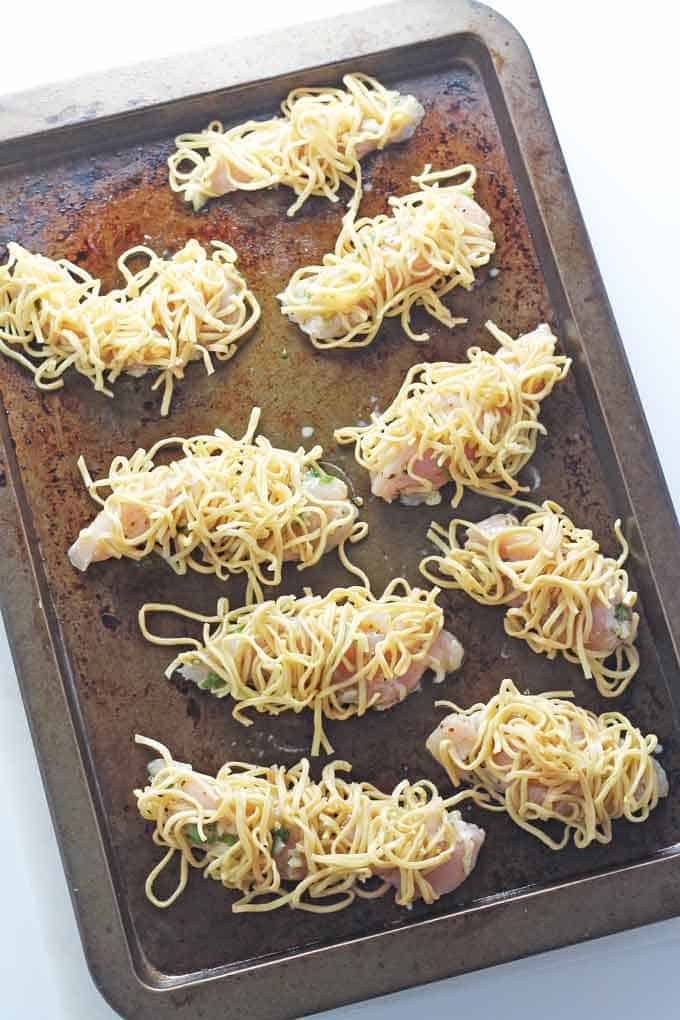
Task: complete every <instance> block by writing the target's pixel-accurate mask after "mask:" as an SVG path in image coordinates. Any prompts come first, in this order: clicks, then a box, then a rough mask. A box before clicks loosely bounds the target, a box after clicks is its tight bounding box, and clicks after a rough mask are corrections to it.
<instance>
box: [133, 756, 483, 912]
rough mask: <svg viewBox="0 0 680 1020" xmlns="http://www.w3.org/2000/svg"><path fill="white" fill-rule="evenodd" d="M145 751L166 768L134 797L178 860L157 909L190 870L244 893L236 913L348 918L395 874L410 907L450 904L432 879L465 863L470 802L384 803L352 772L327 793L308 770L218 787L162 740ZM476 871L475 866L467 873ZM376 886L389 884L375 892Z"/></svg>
mask: <svg viewBox="0 0 680 1020" xmlns="http://www.w3.org/2000/svg"><path fill="white" fill-rule="evenodd" d="M135 740H136V742H137V743H138V744H143V745H144V746H146V747H149V748H152V749H153V750H154V751H157V752H158V753H159V754H160V755H161V759H162V760H161V761H158V762H155V763H152V765H153V769H152V771H153V773H154V775H153V778H152V780H151V782H150V784H149V785H148V786H146V787H145V789H143V790H135V791H134V792H135V796H136V797H137V805H138V808H139V812H140V814H141V815H142V817H143V818H145V819H146V820H147V821H152V822H155V824H156V829H155V831H154V834H153V840H154V842H155V843H156V845H157V846H161V847H167V848H168V850H167V853H166V854H165V856H164V857H163V858H162V860H161V861H160V863H159V864H157V865H156V867H155V868H153V870H152V871H151V873H150V874H149V876H148V879H147V881H146V895H147V897H148V898H149V900H150V901H151V903H153V904H154V905H155V906H156V907H169V906H170V905H171V904H172V903H174V902H175V900H176V899H177V897H178V896H179V895H180V894H181V893H182V892H183V890H184V889H185V887H186V885H187V880H188V875H189V868H197V869H200V870H202V871H203V874H204V876H205V877H206V878H208V877H209V878H214V879H217V881H219V882H221V883H222V884H223V885H224V886H225V887H226V888H227V889H236V890H239V891H240V892H241V893H242V896H241V897H240V899H238V900H237V901H236V902H235V903H233V905H232V911H233V912H235V913H242V912H246V911H250V912H255V911H259V912H261V911H266V910H274V909H276V908H277V907H283V906H289V907H292V908H294V909H299V910H307V911H312V912H315V913H331V912H333V911H336V910H342V909H343V908H344V907H347V906H349V905H350V904H351V903H352V902H353V901H354V899H355V898H356V897H357V896H359V897H361V898H375V897H377V896H381V895H382V894H383V893H384V892H386V890H387V889H388V887H389V886H388V882H387V881H384V880H383V881H380V877H382V876H381V873H385V872H392V873H393V875H394V876H395V878H396V881H395V882H394V885H395V887H396V895H395V899H396V902H397V903H398V904H399V905H401V906H408V905H409V904H411V903H412V902H413V901H414V900H415V899H416V898H421V899H423V900H424V902H425V903H432V902H433V901H434V900H436V899H437V898H438V895H437V892H436V891H435V889H433V887H432V885H431V884H430V882H429V881H428V878H427V873H428V871H431V870H432V869H434V868H436V867H437V865H439V864H442V863H444V862H446V861H447V860H449V859H451V857H452V856H453V854H454V853H457V852H458V853H460V851H461V837H460V835H459V829H460V827H461V826H464V825H465V823H463V822H462V820H461V817H460V814H459V812H458V811H453V810H451V808H452V807H453V806H454V805H455V804H457V803H459V801H460V800H461V799H462V797H464V796H467V791H466V793H465V794H462V795H461V794H458V795H457V796H455V797H450V798H448V799H447V800H443V799H442V798H441V797H440V796H439V794H438V792H437V789H436V787H435V786H434V785H433V784H432V783H430V782H427V781H425V780H421V781H420V782H417V783H409V782H408V781H406V780H403V781H402V782H401V783H399V784H398V786H396V788H395V789H394V790H393V792H392V793H390V794H386V793H381V792H380V791H379V790H377V789H376V788H375V787H374V786H371V785H370V784H369V783H356V782H347V781H346V780H345V779H344V778H342V775H341V773H348V772H350V770H351V766H350V765H349V764H348V763H347V762H343V761H336V762H333V763H332V764H329V765H326V767H325V768H324V769H323V772H322V778H321V781H320V782H314V781H313V780H312V779H311V778H310V775H309V762H308V761H307V760H306V759H302V761H300V762H299V763H298V764H297V765H295V766H293V768H290V769H285V768H283V767H282V766H278V765H273V766H271V767H262V766H255V765H247V764H243V763H241V762H230V763H228V764H226V765H224V766H223V767H222V768H221V769H220V770H219V772H218V773H217V776H216V777H213V776H208V775H203V774H202V773H199V772H194V771H193V769H192V768H191V766H190V765H185V764H182V763H181V762H176V761H174V760H173V759H172V756H171V754H170V752H169V751H168V749H167V748H166V747H165V746H164V745H163V744H161V743H158V742H157V741H155V740H150V739H149V738H147V737H142V736H136V737H135ZM282 851H283V852H282ZM176 853H179V855H180V875H179V881H178V884H177V886H176V888H175V889H174V891H173V892H172V893H171V894H170V895H169V896H167V897H166V898H163V899H160V898H159V897H158V896H157V895H156V893H155V892H154V886H155V883H156V880H157V878H158V876H159V875H160V874H161V872H163V871H164V869H165V868H166V867H167V866H168V864H169V863H170V861H171V860H172V858H173V857H174V855H175V854H176ZM465 865H466V861H465V860H463V861H462V866H463V868H465ZM472 866H473V861H472V860H469V861H467V871H469V870H471V868H472ZM282 870H283V871H284V874H285V878H282V874H281V872H282ZM374 877H375V880H376V882H377V884H376V885H374V887H371V886H369V888H364V887H363V883H364V882H367V881H369V880H370V879H372V878H374ZM463 877H464V876H463ZM282 881H289V882H290V885H289V886H288V887H286V886H284V885H282ZM291 886H292V887H291Z"/></svg>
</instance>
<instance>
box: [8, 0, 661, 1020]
mask: <svg viewBox="0 0 680 1020" xmlns="http://www.w3.org/2000/svg"><path fill="white" fill-rule="evenodd" d="M368 5H369V0H358V2H352V0H345V2H343V0H325V2H324V3H323V4H321V3H319V2H318V0H317V2H310V0H296V2H295V3H294V4H292V5H289V4H283V3H269V2H265V0H249V2H248V3H247V4H236V3H232V2H230V0H226V2H221V3H219V4H217V3H213V4H208V3H206V2H205V0H204V2H203V3H202V4H195V5H191V6H187V5H186V4H179V3H177V2H176V0H166V2H165V3H163V4H162V5H161V4H151V3H148V4H144V3H139V2H135V3H134V4H133V3H131V2H129V0H119V2H118V3H117V4H116V5H115V6H111V5H106V6H105V8H103V9H105V10H106V11H107V16H106V17H104V15H99V14H96V13H95V12H96V11H97V7H98V5H96V4H92V3H88V4H85V3H80V2H77V3H75V2H70V3H69V2H66V3H65V4H55V3H50V4H49V5H47V4H43V3H41V2H40V0H38V2H37V3H33V4H29V3H20V4H12V5H11V6H8V10H7V11H4V10H3V15H4V16H3V37H4V45H3V60H2V71H3V74H2V79H1V80H0V91H5V92H9V91H18V90H20V89H24V88H29V87H33V86H35V85H42V84H44V83H47V82H49V81H55V80H58V79H63V78H66V77H74V76H76V75H79V74H81V73H83V72H85V71H95V70H97V71H98V70H104V69H106V68H108V67H113V66H116V65H120V64H124V63H133V62H135V61H138V60H143V59H148V58H153V57H161V56H167V55H170V54H172V53H175V52H180V51H182V50H186V49H188V48H191V49H200V48H201V47H203V46H212V45H216V44H221V43H228V42H229V41H230V40H231V39H235V38H237V37H239V36H244V35H248V34H253V33H256V32H257V33H261V32H266V31H267V30H269V29H271V28H275V27H280V26H284V25H286V24H293V23H295V22H300V21H302V20H310V19H313V18H315V17H320V16H322V15H324V14H331V13H339V12H341V11H349V10H356V9H360V8H363V7H366V6H368ZM493 6H495V7H496V8H497V9H498V10H499V11H501V12H502V13H503V14H505V15H506V17H508V18H509V19H510V20H511V21H512V22H513V23H514V25H515V27H516V28H518V29H519V31H520V32H521V33H522V34H523V35H524V38H525V40H526V41H527V43H528V45H529V49H530V50H531V52H532V54H533V57H534V60H535V62H536V64H537V67H538V72H539V76H540V78H541V81H542V84H543V88H544V91H545V93H546V96H547V100H548V105H549V107H550V110H551V112H552V115H553V118H554V120H555V123H556V126H557V133H558V135H559V138H560V140H561V143H562V147H563V149H564V152H565V155H566V159H567V163H568V166H569V169H570V172H571V176H572V180H573V183H574V186H575V189H576V193H577V195H578V198H579V201H580V204H581V208H582V210H583V213H584V216H585V220H586V223H587V225H588V229H589V231H590V236H591V239H592V241H593V245H594V248H595V251H596V255H597V257H598V260H599V264H600V269H601V271H602V274H603V276H604V280H605V284H606V287H607V290H608V293H609V297H610V300H611V303H612V305H613V308H614V313H615V315H616V318H617V321H618V325H619V328H620V331H621V334H622V336H623V339H624V342H625V345H626V350H627V353H628V358H629V360H630V364H631V368H632V371H633V374H634V376H635V379H636V382H637V386H638V389H639V391H640V395H641V397H642V402H643V404H644V408H645V411H646V414H647V417H648V419H649V422H650V426H651V429H652V433H653V435H654V437H655V441H656V445H657V449H658V452H659V455H660V458H661V462H662V465H663V468H664V470H665V473H666V478H667V480H668V483H669V486H670V488H671V492H672V495H673V498H674V502H675V507H676V511H678V510H679V509H680V454H679V453H678V444H677V433H678V424H679V421H680V413H679V411H678V400H679V398H680V387H679V386H678V379H679V378H680V335H679V330H678V320H677V312H676V305H677V299H676V294H677V292H678V284H677V281H676V275H677V264H676V263H675V257H676V250H677V238H678V237H679V236H680V201H679V200H678V182H677V176H678V163H679V156H680V151H679V146H678V140H677V132H676V130H675V127H677V107H676V103H677V98H678V94H677V59H678V58H677V51H676V34H677V30H678V27H680V22H679V19H678V16H677V15H676V14H675V9H676V7H675V4H671V3H664V2H661V0H647V2H646V3H645V4H644V5H642V6H641V5H639V4H635V5H633V4H630V3H622V2H620V0H605V2H602V0H601V2H593V0H589V2H586V0H571V2H569V3H568V4H566V3H560V4H554V3H545V2H544V3H541V2H536V0H534V2H531V0H505V2H502V0H498V2H495V3H493ZM43 7H44V10H43ZM161 11H162V12H163V13H162V14H161V13H160V12H161ZM417 11H418V0H414V2H413V12H414V17H417ZM0 200H1V199H0ZM2 240H3V241H7V240H11V238H2ZM0 569H1V565H0ZM0 775H2V777H3V796H4V805H3V808H4V809H3V834H2V841H3V856H4V867H3V873H4V874H3V884H2V906H3V909H2V915H3V922H2V923H1V924H0V974H4V975H5V981H4V982H3V990H2V994H1V995H0V1017H2V1018H3V1020H19V1018H21V1020H25V1018H26V1020H48V1018H49V1020H112V1018H114V1017H115V1016H116V1014H114V1013H113V1012H112V1011H111V1009H110V1008H109V1007H108V1006H107V1005H106V1003H105V1002H104V1001H103V1000H102V998H101V997H100V996H99V994H98V992H97V991H96V990H95V988H94V985H93V984H92V981H91V979H90V977H89V975H88V972H87V969H86V966H85V962H84V959H83V954H82V950H81V947H80V942H79V939H78V934H77V930H76V925H75V920H74V917H73V912H72V909H71V904H70V901H69V897H68V892H67V888H66V883H65V879H64V875H63V872H62V870H61V865H60V862H59V855H58V851H57V846H56V842H55V839H54V835H53V832H52V828H51V825H50V822H49V818H48V815H47V808H46V804H45V798H44V793H43V790H42V786H41V783H40V779H39V776H38V772H37V767H36V761H35V756H34V753H33V748H32V744H31V740H30V736H29V732H28V728H27V725H26V719H25V716H24V712H23V708H22V705H21V701H20V697H19V694H18V690H17V686H16V679H15V676H14V671H13V668H12V664H11V659H10V654H9V650H8V648H7V643H6V639H5V636H4V630H3V629H2V624H1V623H0ZM244 923H247V922H244ZM679 954H680V921H669V922H666V923H664V924H658V925H654V926H651V927H648V928H645V929H642V930H640V931H637V932H628V933H624V934H622V935H617V936H612V937H610V938H608V939H601V940H599V941H597V942H591V943H588V944H585V945H581V946H578V947H573V948H570V949H565V950H560V951H558V952H554V953H550V954H545V955H543V956H541V957H536V958H534V959H531V960H527V961H522V962H519V963H514V964H508V965H505V966H503V967H497V968H495V969H494V970H491V971H484V972H482V973H478V974H471V975H468V976H466V977H463V978H457V979H452V980H450V981H444V982H440V983H439V984H437V985H430V986H428V987H425V988H420V989H414V990H412V991H409V992H405V993H401V994H399V995H394V996H388V997H386V998H383V999H377V1000H373V1002H370V1003H363V1004H359V1005H356V1006H352V1007H348V1008H346V1009H342V1010H337V1011H333V1012H331V1013H327V1014H323V1017H324V1020H345V1018H353V1017H361V1018H363V1020H378V1018H386V1017H389V1018H390V1020H407V1018H408V1020H411V1018H412V1017H413V1015H414V1013H415V1014H416V1015H419V1016H421V1017H423V1018H427V1020H440V1018H441V1020H444V1018H446V1020H450V1018H453V1017H460V1018H464V1020H482V1018H489V1017H496V1016H499V1017H503V1018H504V1020H514V1018H519V1017H522V1018H523V1020H538V1018H539V1017H540V1018H543V1017H544V1016H546V1015H549V1016H550V1017H551V1020H562V1018H566V1017H571V1016H573V1015H579V1016H581V1017H584V1018H586V1020H588V1018H590V1017H594V1016H597V1017H598V1020H608V1018H609V1017H614V1016H616V1017H617V1018H619V1020H621V1018H623V1020H627V1018H629V1017H630V1018H632V1017H637V1016H641V1015H642V1016H656V1017H675V1016H677V1015H678V1010H679V1008H680V1007H678V1005H677V1004H678V1001H680V968H678V965H677V961H678V958H679ZM404 964H405V966H408V961H404ZM244 1020H257V1012H256V1009H255V1007H254V1010H253V1015H252V1017H248V1018H244Z"/></svg>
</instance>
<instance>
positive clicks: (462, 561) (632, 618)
mask: <svg viewBox="0 0 680 1020" xmlns="http://www.w3.org/2000/svg"><path fill="white" fill-rule="evenodd" d="M460 529H465V540H464V542H463V544H462V545H460V543H459V540H458V532H459V530H460ZM614 533H615V535H616V537H617V539H618V541H619V543H620V545H621V553H620V555H619V557H618V559H613V558H612V557H611V556H604V555H603V554H602V553H601V552H600V546H599V544H598V543H597V542H596V541H595V539H594V538H593V533H592V531H588V530H586V529H584V528H577V527H576V525H575V524H574V523H573V522H572V521H571V520H570V518H569V517H567V515H566V514H565V513H564V512H563V510H562V508H561V507H560V506H558V504H557V503H553V502H551V501H550V500H547V501H546V502H545V503H543V505H542V508H541V509H539V510H536V511H535V512H534V513H530V514H529V515H528V516H526V517H525V518H524V520H523V521H522V523H521V524H520V522H519V521H518V520H517V518H516V517H515V516H514V515H513V514H494V515H493V516H492V517H489V518H487V519H486V520H484V521H480V522H479V523H477V524H473V523H472V522H470V521H462V520H453V521H452V522H451V524H450V526H449V529H448V531H446V530H445V529H444V528H442V527H441V526H440V525H438V524H436V523H433V524H432V526H431V528H430V530H429V532H428V538H429V539H430V540H431V541H432V542H433V543H434V545H436V546H437V548H438V549H439V550H440V552H441V555H435V556H428V557H426V558H425V559H424V560H423V561H422V562H421V564H420V570H421V573H422V574H423V575H424V576H425V577H427V578H428V580H430V581H432V583H433V584H437V585H440V586H441V587H443V588H455V589H458V590H460V591H464V592H465V593H466V594H467V595H469V596H470V597H471V598H473V599H475V601H476V602H479V603H481V604H482V605H487V606H508V607H509V608H508V610H507V612H506V614H505V621H504V623H505V631H506V633H507V634H509V635H510V637H516V638H521V639H522V640H524V641H526V642H527V644H528V645H529V647H530V648H531V649H532V651H534V652H542V653H544V654H545V655H547V656H548V658H549V659H554V658H555V656H556V655H557V654H558V653H560V654H561V655H563V656H564V658H565V659H567V660H568V661H569V662H576V663H578V664H579V665H580V666H581V669H582V670H583V673H584V676H585V677H586V678H587V679H591V678H592V679H594V680H595V683H596V685H597V689H598V691H599V692H600V694H601V695H603V696H604V697H605V698H613V697H616V696H617V695H619V694H621V693H622V692H623V691H624V690H625V689H626V687H627V686H628V684H629V683H630V681H631V680H632V678H633V677H634V676H635V673H636V672H637V669H638V666H639V662H640V658H639V655H638V651H637V649H636V647H635V645H634V643H633V642H634V641H635V637H636V634H637V628H638V623H639V616H638V614H637V613H636V612H634V611H633V607H634V605H635V603H636V601H637V593H636V592H634V591H630V589H629V587H628V575H627V573H626V571H625V570H624V569H623V564H624V563H625V561H626V557H627V556H628V544H627V542H626V540H625V538H624V537H623V534H622V532H621V526H620V521H616V523H615V524H614ZM608 663H609V664H608Z"/></svg>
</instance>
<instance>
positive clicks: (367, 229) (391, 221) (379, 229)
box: [279, 164, 496, 348]
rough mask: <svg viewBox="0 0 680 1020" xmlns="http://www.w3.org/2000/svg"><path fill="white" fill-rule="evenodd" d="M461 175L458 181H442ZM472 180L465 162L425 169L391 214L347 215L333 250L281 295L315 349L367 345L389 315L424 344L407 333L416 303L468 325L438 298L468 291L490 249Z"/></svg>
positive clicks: (394, 201) (448, 322) (444, 319)
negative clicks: (415, 188) (356, 217)
mask: <svg viewBox="0 0 680 1020" xmlns="http://www.w3.org/2000/svg"><path fill="white" fill-rule="evenodd" d="M461 174H465V175H466V176H465V178H464V180H463V181H461V182H459V183H445V182H447V181H450V180H454V179H455V178H457V177H460V176H461ZM476 177H477V171H476V170H475V168H474V167H473V166H470V165H468V164H465V165H463V166H458V167H455V168H454V169H452V170H445V171H442V172H440V173H432V172H431V171H430V167H429V166H427V167H425V169H424V171H423V173H422V174H421V175H420V176H419V177H413V178H412V180H413V181H414V183H415V184H418V185H419V190H418V191H416V192H413V193H412V194H410V195H404V196H402V197H401V198H395V197H394V196H393V197H391V198H390V200H389V204H390V211H391V215H390V216H387V215H385V214H381V215H379V216H375V217H373V218H369V217H364V218H363V219H359V220H356V222H355V221H354V220H353V219H352V218H350V217H349V216H348V217H346V218H345V221H344V223H343V227H342V230H341V231H340V234H339V236H338V239H337V241H336V244H335V251H333V252H330V253H328V254H327V255H324V257H323V262H322V264H321V265H320V266H304V267H303V268H302V269H298V270H297V272H296V273H294V275H293V276H292V277H291V279H290V281H289V283H288V286H287V287H286V289H285V290H284V291H283V293H282V294H279V301H280V302H281V306H282V308H281V310H282V312H283V314H284V315H287V316H288V318H289V319H291V321H292V322H295V323H297V324H298V325H299V327H300V329H301V330H302V331H303V332H304V333H307V334H308V335H309V338H310V340H311V341H312V343H313V344H314V346H315V347H318V348H329V347H350V348H354V347H366V346H367V345H368V344H370V343H371V342H372V341H373V339H374V337H375V335H376V333H377V332H378V330H379V329H380V325H381V323H382V321H383V319H384V318H386V317H392V316H395V315H399V316H400V317H401V324H402V326H403V329H404V332H405V333H406V334H407V336H409V337H410V339H411V340H416V341H426V340H429V334H428V333H420V334H416V333H414V332H413V329H412V328H411V311H412V309H413V306H414V305H422V306H423V307H424V308H425V310H426V311H427V312H429V314H430V315H431V316H433V318H435V319H437V321H438V322H441V323H443V324H444V325H445V326H448V327H450V328H453V327H454V326H457V325H459V324H460V323H464V322H467V319H461V318H454V317H453V316H452V315H451V312H450V311H449V310H448V308H446V306H445V305H444V304H443V303H442V300H441V299H442V297H443V296H444V295H445V294H448V292H449V291H450V290H453V288H454V287H464V288H465V289H466V290H469V289H470V288H471V287H472V284H473V282H474V278H475V274H474V270H475V269H476V268H477V267H478V266H483V265H485V264H486V263H487V262H488V261H489V258H490V257H491V255H492V254H493V252H494V250H495V247H496V245H495V242H494V238H493V234H492V232H491V229H490V227H489V222H490V221H489V217H488V216H487V214H486V213H485V212H484V210H483V209H482V208H481V207H480V206H479V205H477V203H476V202H475V201H474V198H473V194H474V182H475V180H476ZM443 184H444V185H445V186H442V185H443Z"/></svg>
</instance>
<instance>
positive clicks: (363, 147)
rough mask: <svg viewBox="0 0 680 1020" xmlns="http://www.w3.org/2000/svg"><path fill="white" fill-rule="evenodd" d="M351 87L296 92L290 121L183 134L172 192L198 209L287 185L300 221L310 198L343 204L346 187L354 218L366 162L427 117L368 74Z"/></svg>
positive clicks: (286, 106) (349, 78) (347, 81)
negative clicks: (234, 196) (219, 199)
mask: <svg viewBox="0 0 680 1020" xmlns="http://www.w3.org/2000/svg"><path fill="white" fill-rule="evenodd" d="M342 81H343V84H344V86H345V88H344V89H338V88H325V87H324V88H299V89H293V91H292V92H290V93H289V95H288V97H287V98H286V99H285V100H284V102H283V103H282V104H281V109H282V111H283V117H273V118H272V119H271V120H264V121H257V120H249V121H247V122H246V123H245V124H239V125H238V126H237V127H233V128H230V129H228V130H225V129H224V127H223V126H222V124H221V123H220V122H219V121H218V120H215V121H212V123H210V124H209V125H208V128H207V130H205V131H200V132H198V133H197V134H196V133H194V134H185V135H180V136H179V137H178V138H176V139H175V144H176V145H177V151H176V152H174V153H173V154H172V156H170V159H169V160H168V166H169V167H170V187H171V188H172V190H173V191H176V192H179V193H180V194H183V196H184V198H185V199H186V201H187V202H191V203H192V205H193V207H194V210H198V209H200V208H201V206H202V205H204V203H205V202H207V200H208V199H209V198H213V197H216V196H218V195H224V194H226V193H227V192H230V191H239V190H243V191H256V190H259V189H261V188H271V187H274V186H275V185H278V184H285V185H286V186H287V187H289V188H292V189H293V191H294V192H295V194H296V195H297V199H296V200H295V202H294V203H293V204H292V205H291V207H290V209H289V210H288V215H289V216H293V215H294V214H295V213H296V212H297V211H298V209H300V208H301V207H302V206H303V205H304V203H305V202H306V201H307V199H308V198H309V197H310V195H320V196H322V197H325V198H328V199H330V201H331V202H337V201H338V190H339V188H340V185H341V184H346V185H348V186H349V187H350V188H351V189H352V192H353V194H352V199H351V201H350V203H349V205H350V215H351V216H354V215H355V214H356V211H357V209H358V208H359V203H360V201H361V166H360V163H359V160H360V159H361V158H362V157H363V156H364V155H366V153H368V152H370V151H372V150H373V149H382V148H383V147H384V146H385V145H387V144H389V143H390V142H398V141H402V140H404V139H406V138H408V137H410V136H411V135H412V134H413V132H414V131H415V129H416V127H417V125H418V124H419V122H420V120H421V119H422V116H423V112H424V111H423V108H422V106H421V105H420V103H419V102H418V101H417V100H416V99H415V98H414V97H413V96H403V95H400V94H399V93H398V92H393V91H390V90H389V89H385V88H383V86H382V85H381V84H380V83H379V82H377V81H376V80H375V78H369V77H368V76H367V75H365V74H347V75H345V77H344V78H343V79H342Z"/></svg>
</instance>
